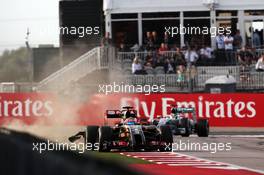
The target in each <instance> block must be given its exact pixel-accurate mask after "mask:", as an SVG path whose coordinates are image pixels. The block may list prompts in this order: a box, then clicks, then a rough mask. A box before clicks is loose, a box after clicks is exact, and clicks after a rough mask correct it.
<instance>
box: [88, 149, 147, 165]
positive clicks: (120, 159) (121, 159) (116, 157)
mask: <svg viewBox="0 0 264 175" xmlns="http://www.w3.org/2000/svg"><path fill="white" fill-rule="evenodd" d="M88 155H91V156H94V157H97V158H100V159H102V160H106V161H114V162H117V163H122V164H150V163H151V162H149V161H145V160H142V159H137V158H133V157H128V156H125V155H121V154H120V153H118V152H116V153H113V152H110V153H102V152H96V151H94V152H89V153H88Z"/></svg>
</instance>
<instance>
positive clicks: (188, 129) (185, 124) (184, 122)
mask: <svg viewBox="0 0 264 175" xmlns="http://www.w3.org/2000/svg"><path fill="white" fill-rule="evenodd" d="M181 124H182V127H183V128H185V133H184V134H181V136H182V137H189V136H190V134H191V126H190V121H189V119H188V118H182V119H181Z"/></svg>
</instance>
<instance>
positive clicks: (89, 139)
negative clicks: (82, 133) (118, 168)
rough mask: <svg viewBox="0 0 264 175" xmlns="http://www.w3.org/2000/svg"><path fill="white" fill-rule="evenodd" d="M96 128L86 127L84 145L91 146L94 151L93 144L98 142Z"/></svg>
mask: <svg viewBox="0 0 264 175" xmlns="http://www.w3.org/2000/svg"><path fill="white" fill-rule="evenodd" d="M98 128H99V127H98V126H87V128H86V140H85V144H92V145H93V150H95V149H96V148H95V144H96V142H98Z"/></svg>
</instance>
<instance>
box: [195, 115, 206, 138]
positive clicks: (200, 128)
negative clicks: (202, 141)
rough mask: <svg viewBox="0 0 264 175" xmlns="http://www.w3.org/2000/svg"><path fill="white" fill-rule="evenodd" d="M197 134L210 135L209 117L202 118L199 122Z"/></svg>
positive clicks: (200, 135)
mask: <svg viewBox="0 0 264 175" xmlns="http://www.w3.org/2000/svg"><path fill="white" fill-rule="evenodd" d="M197 135H198V136H199V137H208V135H209V122H208V120H207V119H200V120H199V121H198V123H197Z"/></svg>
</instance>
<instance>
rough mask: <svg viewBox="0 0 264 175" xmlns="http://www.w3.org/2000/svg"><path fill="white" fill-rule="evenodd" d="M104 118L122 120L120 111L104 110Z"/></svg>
mask: <svg viewBox="0 0 264 175" xmlns="http://www.w3.org/2000/svg"><path fill="white" fill-rule="evenodd" d="M106 118H122V114H121V111H120V110H106Z"/></svg>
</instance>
